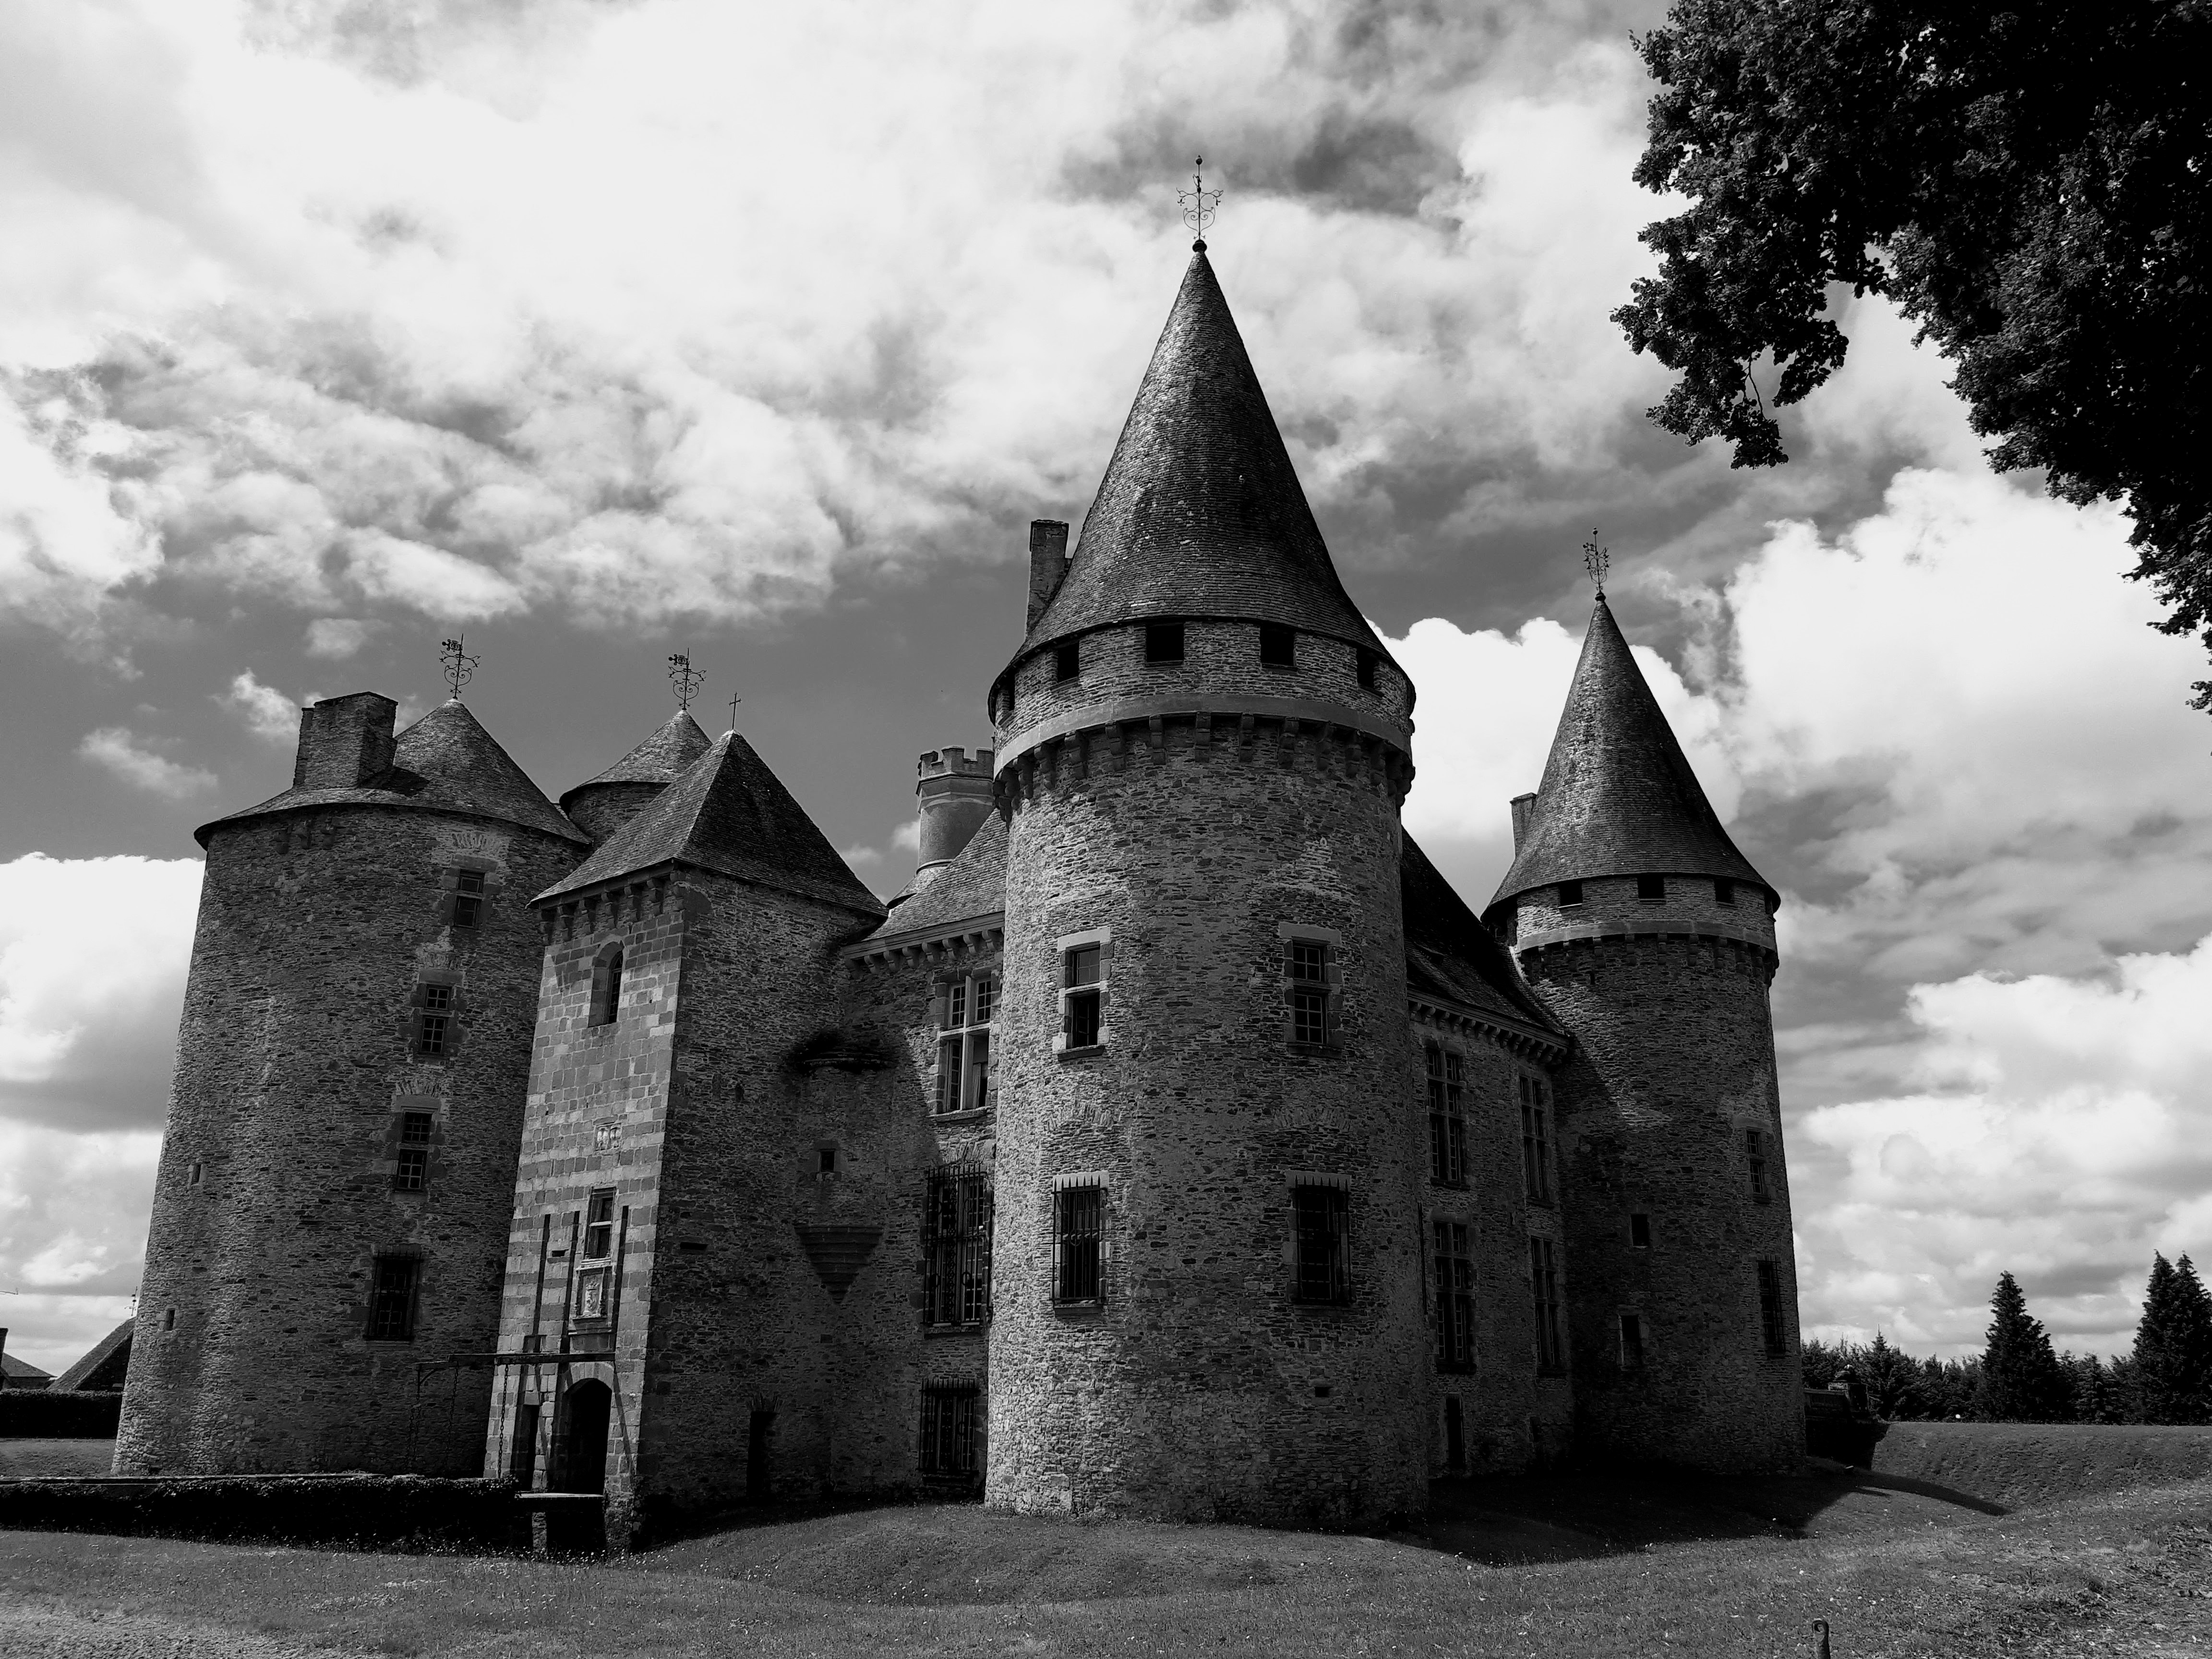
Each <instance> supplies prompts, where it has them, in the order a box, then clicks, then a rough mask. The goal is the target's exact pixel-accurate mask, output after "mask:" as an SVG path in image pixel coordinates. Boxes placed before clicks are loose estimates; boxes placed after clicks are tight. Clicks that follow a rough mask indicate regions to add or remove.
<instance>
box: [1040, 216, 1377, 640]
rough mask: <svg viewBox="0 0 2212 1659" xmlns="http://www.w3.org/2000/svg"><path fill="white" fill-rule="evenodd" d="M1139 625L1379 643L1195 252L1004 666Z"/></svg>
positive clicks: (1217, 289)
mask: <svg viewBox="0 0 2212 1659" xmlns="http://www.w3.org/2000/svg"><path fill="white" fill-rule="evenodd" d="M1139 617H1240V618H1247V619H1250V620H1254V621H1259V622H1275V623H1291V625H1292V626H1294V627H1297V628H1301V629H1307V630H1309V631H1310V632H1313V633H1316V634H1327V635H1334V636H1335V637H1336V638H1338V639H1342V640H1350V641H1353V642H1355V643H1357V644H1359V645H1363V646H1365V647H1367V648H1368V649H1370V650H1371V651H1378V652H1379V651H1381V650H1382V649H1383V642H1382V641H1380V640H1378V639H1376V637H1375V632H1374V630H1373V629H1370V628H1369V627H1368V625H1367V623H1366V621H1365V619H1364V618H1363V617H1361V616H1360V614H1359V610H1358V606H1356V605H1353V604H1352V601H1351V599H1349V598H1347V597H1346V594H1345V591H1344V585H1343V583H1341V582H1340V581H1339V580H1337V575H1336V567H1335V565H1334V564H1333V563H1332V562H1330V560H1329V556H1328V547H1327V545H1325V544H1323V542H1322V538H1321V530H1320V527H1319V526H1316V524H1315V523H1314V517H1313V512H1312V510H1311V509H1310V507H1307V505H1306V495H1305V491H1304V489H1301V488H1300V487H1299V485H1298V475H1297V471H1296V470H1295V469H1293V468H1292V466H1291V458H1290V453H1289V452H1288V451H1286V450H1285V448H1284V447H1283V439H1282V435H1281V434H1280V433H1279V432H1278V431H1277V430H1276V429H1275V417H1274V416H1273V414H1272V413H1271V412H1270V411H1269V410H1268V408H1267V394H1266V393H1265V392H1262V391H1261V389H1260V380H1259V377H1258V376H1257V375H1256V374H1254V373H1253V372H1252V360H1251V358H1250V357H1249V356H1247V355H1246V354H1245V350H1244V341H1243V337H1241V336H1240V335H1239V334H1238V333H1237V321H1236V319H1234V318H1233V317H1231V315H1230V314H1229V301H1227V300H1225V298H1223V297H1222V293H1221V284H1220V283H1218V282H1216V281H1215V280H1214V276H1213V267H1212V265H1211V264H1208V263H1207V262H1206V254H1205V252H1203V250H1200V251H1199V252H1194V253H1193V254H1192V256H1191V261H1190V268H1189V269H1188V270H1187V271H1185V272H1184V274H1183V279H1182V290H1181V291H1180V292H1179V293H1177V294H1176V301H1175V307H1174V308H1173V309H1172V310H1171V311H1170V312H1169V313H1168V321H1167V326H1166V327H1165V328H1164V329H1163V330H1162V331H1160V338H1159V343H1158V345H1157V346H1155V347H1154V348H1153V349H1152V363H1151V366H1150V367H1149V368H1146V370H1145V379H1144V383H1143V384H1142V385H1141V386H1139V387H1138V388H1137V398H1136V402H1135V403H1134V404H1132V405H1131V407H1130V410H1129V418H1128V420H1127V422H1126V423H1125V424H1124V425H1123V426H1122V428H1121V441H1119V442H1118V443H1116V444H1115V446H1114V459H1112V460H1111V461H1110V462H1109V463H1108V464H1107V467H1106V476H1105V478H1104V479H1103V481H1102V482H1101V483H1100V484H1099V486H1098V498H1097V501H1094V502H1093V503H1092V504H1091V516H1090V518H1089V519H1087V520H1085V523H1084V526H1083V535H1082V538H1081V539H1080V540H1079V542H1078V543H1077V544H1076V549H1075V556H1074V557H1073V559H1072V560H1070V561H1069V563H1068V567H1067V575H1066V580H1065V581H1063V582H1062V583H1061V585H1060V591H1059V592H1057V593H1055V594H1054V596H1053V599H1052V603H1051V604H1050V605H1047V606H1046V607H1045V609H1044V611H1043V612H1042V614H1041V615H1040V616H1039V617H1037V620H1036V626H1035V627H1033V628H1031V629H1030V634H1029V637H1028V638H1027V639H1025V640H1024V641H1022V648H1021V649H1020V651H1018V653H1015V661H1016V662H1019V661H1020V660H1021V659H1023V658H1024V657H1026V656H1028V655H1029V654H1030V653H1031V652H1033V651H1035V650H1037V649H1038V648H1039V647H1042V646H1045V645H1048V644H1049V643H1051V642H1052V641H1054V640H1059V639H1065V638H1066V637H1067V636H1068V635H1071V634H1077V633H1080V632H1082V631H1083V630H1084V629H1091V628H1097V627H1101V626H1103V625H1104V624H1107V623H1121V622H1129V621H1133V620H1135V619H1137V618H1139Z"/></svg>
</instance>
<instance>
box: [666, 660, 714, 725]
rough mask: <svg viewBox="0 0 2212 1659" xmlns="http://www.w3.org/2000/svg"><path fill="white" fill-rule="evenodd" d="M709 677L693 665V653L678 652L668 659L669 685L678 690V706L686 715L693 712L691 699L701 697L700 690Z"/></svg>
mask: <svg viewBox="0 0 2212 1659" xmlns="http://www.w3.org/2000/svg"><path fill="white" fill-rule="evenodd" d="M706 680H707V677H706V676H705V675H704V674H702V673H701V672H700V671H698V670H697V669H696V668H694V667H692V665H691V653H690V652H689V651H678V652H677V653H674V654H673V655H671V657H670V658H669V659H668V683H669V684H671V685H672V686H674V687H675V688H676V706H677V707H678V708H680V709H682V710H683V711H684V713H685V714H690V712H691V699H692V698H694V697H696V696H698V695H699V688H700V687H701V686H702V685H703V684H706Z"/></svg>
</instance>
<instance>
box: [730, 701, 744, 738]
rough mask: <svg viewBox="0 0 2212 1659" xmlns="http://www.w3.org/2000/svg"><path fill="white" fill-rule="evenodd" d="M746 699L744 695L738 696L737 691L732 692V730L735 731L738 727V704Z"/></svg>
mask: <svg viewBox="0 0 2212 1659" xmlns="http://www.w3.org/2000/svg"><path fill="white" fill-rule="evenodd" d="M741 702H744V698H743V697H740V696H738V695H737V694H736V693H734V692H732V694H731V696H730V730H731V731H732V732H734V731H736V730H737V729H738V704H739V703H741Z"/></svg>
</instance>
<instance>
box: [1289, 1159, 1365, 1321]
mask: <svg viewBox="0 0 2212 1659" xmlns="http://www.w3.org/2000/svg"><path fill="white" fill-rule="evenodd" d="M1350 1200H1351V1194H1349V1193H1347V1192H1346V1191H1345V1190H1344V1188H1341V1187H1321V1186H1302V1187H1293V1188H1291V1237H1292V1243H1293V1249H1294V1255H1295V1260H1294V1262H1293V1272H1292V1277H1291V1300H1292V1301H1294V1302H1308V1303H1345V1302H1349V1301H1351V1300H1352V1214H1351V1211H1352V1206H1351V1202H1350Z"/></svg>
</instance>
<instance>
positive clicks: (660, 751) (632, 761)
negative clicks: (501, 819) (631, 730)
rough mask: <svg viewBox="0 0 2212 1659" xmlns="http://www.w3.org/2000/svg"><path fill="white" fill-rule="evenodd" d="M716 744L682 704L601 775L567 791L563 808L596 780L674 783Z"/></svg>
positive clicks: (606, 781)
mask: <svg viewBox="0 0 2212 1659" xmlns="http://www.w3.org/2000/svg"><path fill="white" fill-rule="evenodd" d="M713 747H714V739H713V738H710V737H708V735H707V734H706V732H704V731H702V730H701V729H700V726H699V722H698V721H696V720H693V719H692V718H691V711H690V709H688V708H679V709H678V710H677V711H676V713H675V714H674V716H673V717H672V718H671V720H669V721H668V723H667V724H666V725H665V726H662V727H660V729H659V731H657V732H654V733H653V735H652V736H651V737H649V738H647V739H646V740H645V741H644V742H643V743H641V744H638V746H637V747H636V748H635V749H633V750H630V751H629V753H628V754H627V755H624V756H623V757H622V758H621V759H620V760H618V761H617V762H616V763H614V764H613V765H612V766H610V767H609V768H607V769H606V770H605V771H604V772H602V773H600V774H599V776H597V777H596V778H592V779H591V780H590V781H587V782H584V783H580V784H578V785H577V786H576V787H574V788H573V789H570V790H567V791H564V792H563V793H562V796H561V810H562V811H564V812H565V811H568V803H569V802H570V801H571V800H573V799H575V798H576V797H577V796H578V795H580V794H582V793H584V791H585V790H586V789H589V788H590V787H592V785H593V784H599V783H673V782H675V781H676V780H677V779H678V778H679V777H681V776H683V775H684V773H686V772H688V771H689V770H690V769H691V763H692V762H694V761H696V760H697V759H698V758H699V757H700V756H702V755H703V754H705V753H706V752H707V751H708V750H709V749H711V748H713Z"/></svg>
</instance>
